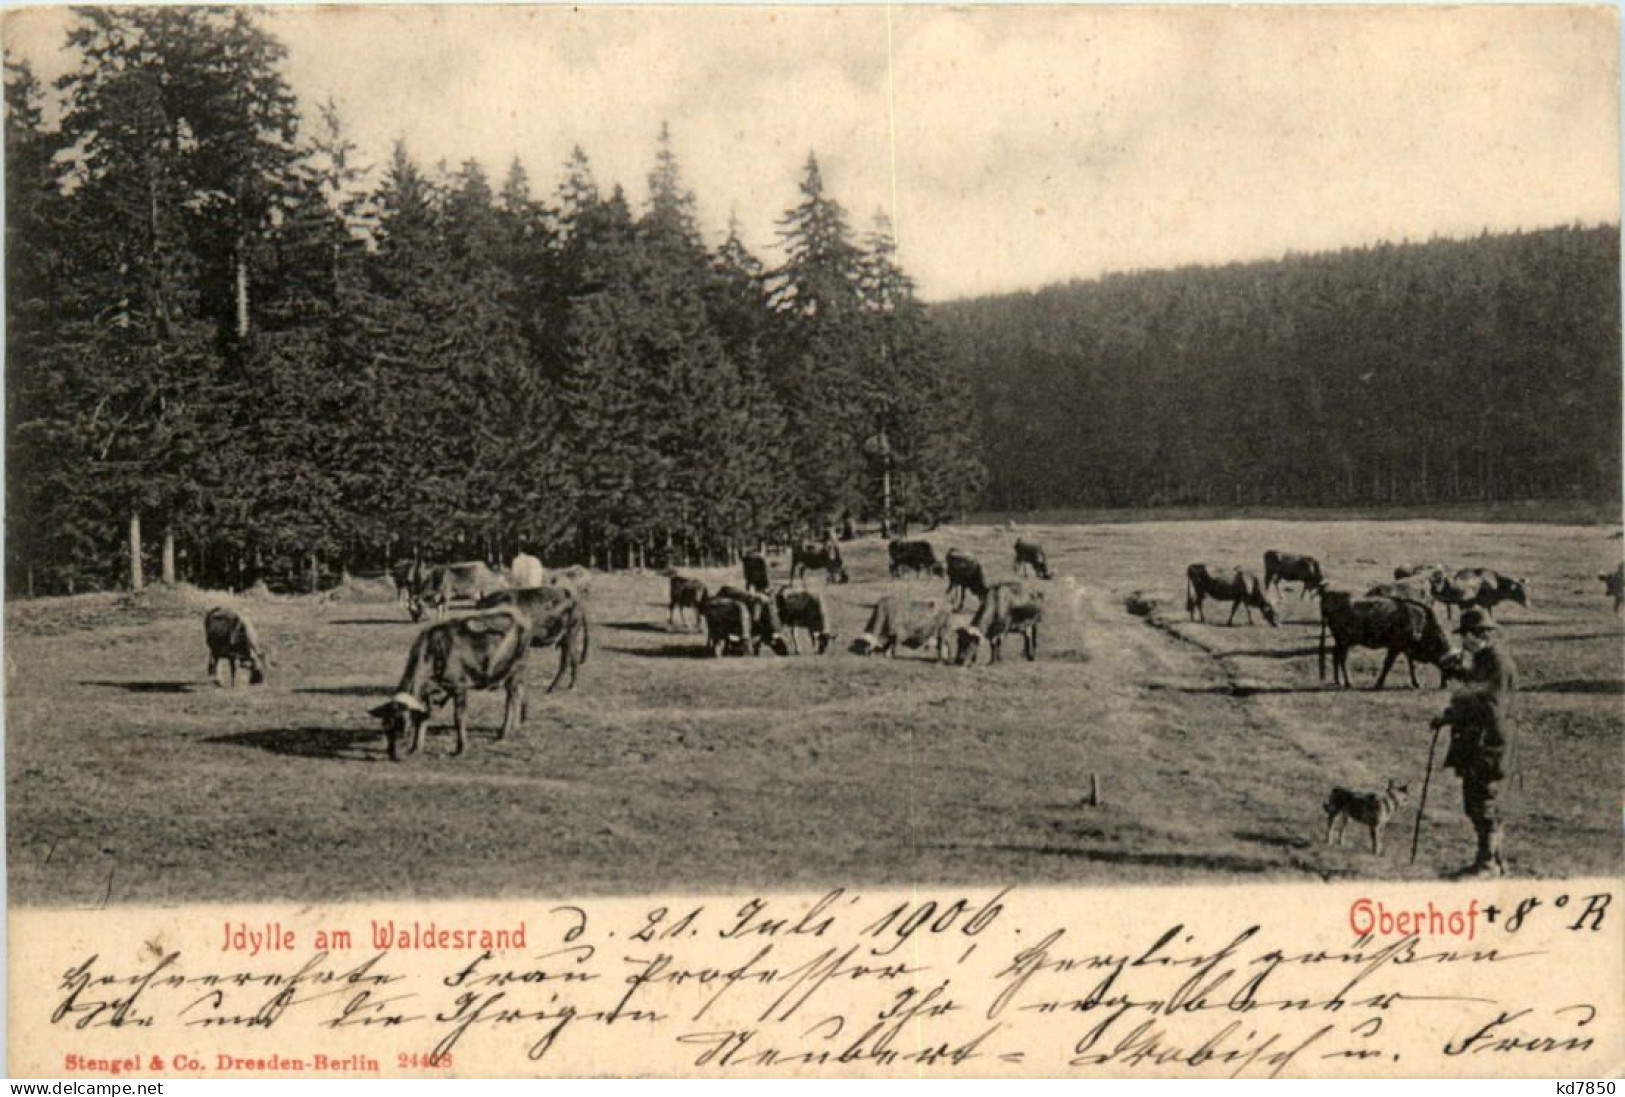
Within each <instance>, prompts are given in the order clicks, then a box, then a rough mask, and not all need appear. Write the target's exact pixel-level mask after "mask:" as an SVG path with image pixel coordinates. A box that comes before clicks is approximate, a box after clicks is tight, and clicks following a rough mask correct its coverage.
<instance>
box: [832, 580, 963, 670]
mask: <svg viewBox="0 0 1625 1097" xmlns="http://www.w3.org/2000/svg"><path fill="white" fill-rule="evenodd" d="M948 619H949V610H948V607H947V605H945V604H943V603H941V602H938V601H937V600H936V599H934V598H933V599H931V600H930V601H926V602H904V601H903V600H902V599H901V598H899V597H897V595H895V594H888V595H886V596H885V597H884V598H882V599H881V600H880V601H878V602H876V603H875V608H874V611H873V612H872V613H870V614H869V623H868V624H867V625H865V626H864V629H863V635H861V636H859V637H858V638H857V639H856V640H854V641H852V653H853V654H854V655H875V654H878V653H881V652H884V653H885V654H886V655H887V656H890V657H895V656H896V654H897V645H898V644H899V643H901V644H902V645H903V646H904V647H906V648H922V647H924V646H925V645H926V644H928V643H931V644H935V645H936V651H937V662H939V663H941V662H944V661H945V660H946V659H947V652H948Z"/></svg>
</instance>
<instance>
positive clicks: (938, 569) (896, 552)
mask: <svg viewBox="0 0 1625 1097" xmlns="http://www.w3.org/2000/svg"><path fill="white" fill-rule="evenodd" d="M886 556H887V559H888V560H889V561H890V564H889V566H888V571H890V573H891V577H892V578H893V579H901V578H902V577H903V569H904V568H908V569H909V570H910V571H912V572H913V573H914V574H915V575H916V576H918V575H919V574H920V572H922V571H926V572H930V573H931V574H932V575H935V576H938V577H941V576H943V575H946V574H947V570H946V569H945V568H944V567H943V566H942V564H941V563H940V562H938V560H937V552H936V550H935V549H934V548H932V547H931V542H930V541H892V542H891V543H889V544H888V545H887V546H886Z"/></svg>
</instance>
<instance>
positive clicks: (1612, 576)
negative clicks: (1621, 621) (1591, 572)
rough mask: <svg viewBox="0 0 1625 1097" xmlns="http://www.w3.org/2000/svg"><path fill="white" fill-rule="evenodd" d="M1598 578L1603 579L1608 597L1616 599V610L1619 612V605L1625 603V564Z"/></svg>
mask: <svg viewBox="0 0 1625 1097" xmlns="http://www.w3.org/2000/svg"><path fill="white" fill-rule="evenodd" d="M1597 578H1598V579H1601V580H1602V585H1603V587H1604V588H1605V590H1606V591H1607V594H1608V597H1610V598H1612V599H1613V600H1614V612H1615V613H1618V612H1619V607H1620V606H1622V605H1625V564H1621V565H1619V567H1617V568H1615V569H1614V570H1613V571H1605V572H1603V573H1602V574H1601V575H1599V576H1597Z"/></svg>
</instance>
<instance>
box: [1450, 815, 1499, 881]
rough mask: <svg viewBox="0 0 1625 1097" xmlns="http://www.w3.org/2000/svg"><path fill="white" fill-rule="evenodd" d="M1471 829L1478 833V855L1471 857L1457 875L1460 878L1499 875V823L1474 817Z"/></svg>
mask: <svg viewBox="0 0 1625 1097" xmlns="http://www.w3.org/2000/svg"><path fill="white" fill-rule="evenodd" d="M1473 830H1474V831H1476V832H1477V834H1478V856H1476V857H1474V858H1473V863H1472V865H1471V866H1469V867H1467V868H1464V869H1462V870H1461V872H1460V873H1459V874H1458V875H1459V876H1460V877H1462V878H1472V877H1484V876H1500V875H1501V873H1502V869H1501V868H1500V864H1499V851H1500V848H1501V846H1500V842H1501V828H1500V824H1498V823H1491V822H1489V821H1488V820H1483V819H1474V820H1473Z"/></svg>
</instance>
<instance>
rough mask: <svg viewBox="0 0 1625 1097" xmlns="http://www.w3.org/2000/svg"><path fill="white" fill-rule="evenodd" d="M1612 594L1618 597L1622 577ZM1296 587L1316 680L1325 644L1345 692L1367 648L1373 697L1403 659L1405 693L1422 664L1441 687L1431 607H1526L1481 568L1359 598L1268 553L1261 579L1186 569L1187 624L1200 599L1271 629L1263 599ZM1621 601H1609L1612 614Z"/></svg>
mask: <svg viewBox="0 0 1625 1097" xmlns="http://www.w3.org/2000/svg"><path fill="white" fill-rule="evenodd" d="M1614 575H1618V576H1621V578H1620V580H1619V581H1618V583H1617V586H1618V587H1619V588H1621V589H1622V590H1625V571H1616V572H1615V573H1614ZM1599 578H1601V579H1602V580H1603V582H1604V583H1605V584H1609V588H1608V589H1609V592H1610V593H1613V592H1614V590H1615V586H1616V584H1614V583H1611V582H1610V580H1611V578H1612V577H1611V576H1609V575H1602V576H1599ZM1283 582H1287V583H1297V584H1299V593H1298V597H1299V599H1300V600H1302V599H1303V598H1307V597H1317V598H1319V599H1320V650H1319V662H1320V677H1321V679H1322V680H1324V679H1325V677H1326V641H1327V639H1328V638H1330V639H1331V641H1332V680H1333V682H1334V683H1335V684H1337V685H1341V686H1344V687H1349V686H1351V685H1352V684H1353V683H1352V682H1351V681H1350V680H1349V672H1348V653H1349V651H1350V650H1351V649H1353V648H1356V647H1363V648H1373V649H1376V650H1379V651H1385V652H1386V653H1387V655H1386V657H1385V659H1384V661H1383V664H1382V669H1381V670H1380V671H1379V672H1378V673H1377V681H1376V684H1375V687H1374V688H1376V689H1381V688H1382V687H1383V684H1384V683H1385V682H1387V680H1388V672H1389V671H1390V670H1392V669H1393V665H1394V662H1395V661H1396V660H1397V659H1398V658H1399V657H1400V656H1401V655H1403V656H1405V659H1406V664H1407V667H1408V668H1409V671H1410V679H1411V685H1412V686H1415V685H1417V684H1418V683H1417V680H1416V664H1417V663H1426V664H1428V665H1430V666H1435V667H1438V668H1439V671H1440V684H1441V685H1443V684H1444V683H1445V682H1446V681H1448V679H1449V677H1450V674H1451V671H1452V668H1453V666H1454V664H1455V660H1456V659H1457V658H1458V657H1457V656H1455V655H1454V654H1453V649H1452V648H1451V645H1450V638H1449V635H1448V634H1447V633H1446V631H1445V628H1444V625H1443V624H1442V623H1441V622H1440V620H1439V617H1438V613H1437V607H1438V606H1441V605H1442V606H1444V607H1445V616H1446V618H1447V619H1448V618H1450V617H1451V616H1452V615H1453V613H1454V611H1455V610H1456V609H1462V610H1466V609H1474V608H1476V609H1481V610H1485V611H1490V610H1493V609H1494V608H1495V607H1496V606H1498V605H1500V604H1502V603H1503V602H1516V603H1517V604H1518V605H1520V606H1524V607H1525V608H1527V607H1528V605H1529V594H1528V590H1527V584H1526V583H1525V581H1524V580H1522V579H1515V578H1512V577H1510V576H1506V575H1501V574H1499V573H1498V572H1495V571H1491V570H1489V569H1488V568H1462V569H1461V570H1459V571H1456V572H1453V573H1452V572H1451V571H1450V569H1448V568H1446V567H1445V566H1444V565H1443V564H1416V565H1404V566H1400V567H1396V568H1395V569H1394V578H1393V581H1392V582H1384V583H1378V584H1376V585H1375V586H1372V587H1370V588H1368V589H1367V590H1366V591H1365V593H1364V594H1363V595H1356V594H1355V593H1354V592H1353V591H1350V590H1345V589H1341V588H1339V587H1337V586H1336V585H1335V584H1333V583H1332V582H1330V581H1329V580H1328V579H1327V578H1326V576H1325V573H1324V572H1323V571H1322V570H1321V567H1320V563H1319V561H1317V560H1316V559H1315V558H1314V557H1312V556H1299V555H1294V554H1292V553H1286V552H1277V551H1275V550H1271V551H1269V552H1266V553H1264V579H1263V581H1262V582H1260V581H1259V579H1258V576H1257V575H1256V574H1254V573H1253V572H1252V571H1249V570H1248V569H1246V568H1217V567H1214V566H1213V565H1211V564H1192V565H1191V566H1190V567H1189V568H1188V569H1187V571H1186V576H1185V584H1186V585H1185V591H1186V593H1185V609H1186V612H1187V613H1188V614H1189V615H1190V618H1191V620H1193V621H1205V620H1206V617H1205V616H1204V614H1203V612H1202V604H1203V602H1204V600H1206V599H1209V598H1211V599H1213V600H1215V601H1220V602H1231V603H1233V605H1232V606H1231V608H1230V617H1229V620H1228V621H1227V622H1226V623H1227V624H1233V623H1234V622H1235V618H1236V611H1237V609H1241V608H1245V609H1246V611H1247V623H1248V624H1252V623H1253V621H1252V611H1253V610H1254V609H1257V610H1258V611H1259V612H1260V613H1261V614H1262V615H1263V617H1264V620H1265V621H1267V622H1268V623H1269V624H1270V625H1271V626H1274V625H1276V624H1277V623H1278V617H1277V614H1276V610H1275V606H1274V604H1273V603H1272V602H1271V599H1270V592H1271V591H1272V590H1273V591H1274V592H1275V594H1276V595H1277V596H1279V595H1280V592H1281V589H1282V588H1281V584H1282V583H1283ZM1621 600H1622V597H1621V595H1616V596H1615V610H1616V612H1617V610H1618V608H1619V603H1620V601H1621Z"/></svg>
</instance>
